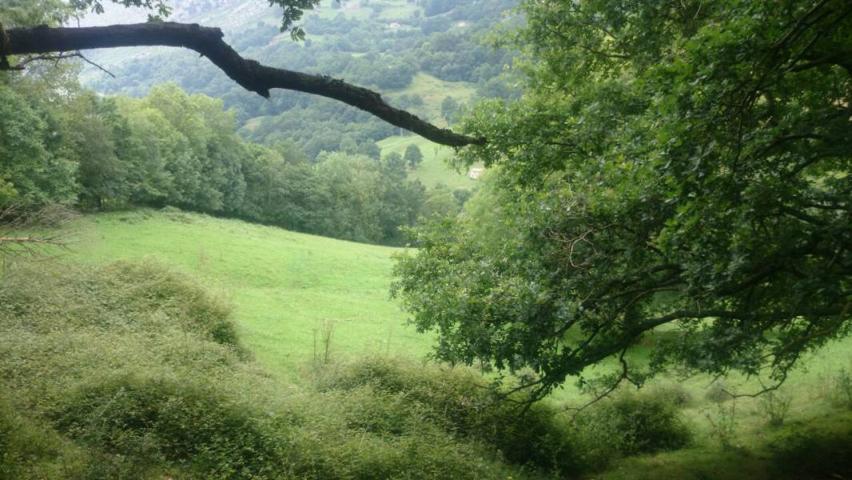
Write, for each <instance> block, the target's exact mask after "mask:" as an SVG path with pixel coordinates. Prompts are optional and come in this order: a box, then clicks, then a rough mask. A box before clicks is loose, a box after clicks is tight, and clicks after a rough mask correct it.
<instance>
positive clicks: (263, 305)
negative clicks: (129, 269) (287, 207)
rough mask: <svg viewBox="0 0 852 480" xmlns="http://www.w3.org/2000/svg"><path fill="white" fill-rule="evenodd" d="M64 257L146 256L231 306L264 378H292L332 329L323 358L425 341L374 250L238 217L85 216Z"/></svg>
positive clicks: (392, 351) (424, 345) (387, 265)
mask: <svg viewBox="0 0 852 480" xmlns="http://www.w3.org/2000/svg"><path fill="white" fill-rule="evenodd" d="M74 228H75V230H76V231H77V232H79V233H78V235H77V236H78V239H77V241H76V242H75V243H74V244H73V245H71V251H72V253H71V255H72V256H73V257H74V258H76V259H80V260H81V261H84V262H94V263H108V262H112V261H115V260H136V259H143V258H150V257H153V258H154V259H156V260H159V261H160V262H163V263H166V264H168V265H171V266H173V267H175V268H177V269H178V270H182V271H184V272H188V273H190V274H192V275H193V276H195V277H198V279H199V280H200V281H201V282H203V283H204V284H206V285H207V286H208V287H211V288H213V289H214V290H216V291H218V292H221V294H222V295H224V296H225V297H227V298H228V300H229V301H230V302H231V303H232V304H233V307H234V315H235V321H236V323H237V325H238V327H239V334H240V337H241V339H242V340H243V341H244V342H245V344H246V346H247V347H249V349H250V350H252V352H254V354H255V356H256V358H257V360H258V361H259V362H260V363H261V364H262V365H263V366H265V367H266V368H267V369H268V370H269V371H270V372H273V373H275V374H278V375H280V376H281V377H283V378H286V379H290V380H293V379H295V378H296V376H295V373H296V372H297V371H298V370H299V368H300V367H302V366H304V365H306V364H308V363H309V362H310V361H311V360H312V359H313V355H314V341H315V340H316V341H317V350H318V353H322V352H323V351H324V349H323V348H322V345H321V344H322V339H323V335H324V333H325V332H327V331H328V330H329V329H331V334H332V340H331V355H332V356H333V357H334V358H336V359H343V358H348V357H352V356H355V355H358V356H363V355H369V354H383V355H384V354H389V355H398V354H400V355H401V354H405V355H406V356H413V357H417V358H423V357H425V356H426V354H427V353H428V351H429V345H430V338H429V337H428V336H426V335H421V334H418V333H417V332H416V331H414V329H413V328H412V327H409V326H406V325H405V324H404V322H403V321H402V319H403V317H404V315H403V313H402V312H401V311H400V309H399V307H398V306H397V305H396V304H395V303H393V302H392V301H391V300H390V298H389V293H388V285H389V283H390V273H391V255H392V254H393V253H394V252H395V251H397V249H394V248H388V247H379V246H373V245H366V244H360V243H354V242H346V241H340V240H333V239H329V238H324V237H317V236H312V235H305V234H301V233H293V232H288V231H286V230H282V229H280V228H275V227H266V226H261V225H255V224H250V223H245V222H241V221H236V220H223V219H217V218H213V217H209V216H206V215H198V214H189V213H183V212H178V211H171V212H168V213H160V212H155V211H151V210H141V211H136V212H121V213H106V214H99V215H93V216H87V217H85V218H84V219H83V220H81V221H80V222H79V223H78V224H77V225H75V227H74Z"/></svg>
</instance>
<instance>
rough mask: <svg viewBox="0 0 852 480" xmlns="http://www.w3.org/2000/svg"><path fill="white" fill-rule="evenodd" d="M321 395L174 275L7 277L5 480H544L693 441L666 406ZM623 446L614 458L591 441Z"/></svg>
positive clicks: (353, 375) (119, 271)
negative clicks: (273, 373)
mask: <svg viewBox="0 0 852 480" xmlns="http://www.w3.org/2000/svg"><path fill="white" fill-rule="evenodd" d="M312 383H313V384H312V385H308V386H304V387H303V388H300V389H296V390H294V389H292V388H288V389H284V388H281V386H280V385H278V384H276V383H275V382H274V381H273V380H272V379H271V378H270V377H269V376H268V375H265V374H264V372H263V371H261V370H260V369H259V368H258V367H257V366H256V365H255V364H254V363H253V362H252V361H251V360H249V359H247V354H246V353H245V351H244V349H243V348H242V347H241V346H240V345H239V342H238V340H237V336H236V334H235V329H234V326H233V324H232V323H231V321H230V319H229V309H228V306H227V302H225V301H223V300H222V299H220V298H218V297H217V296H215V295H212V294H211V293H210V292H208V291H206V290H204V289H203V288H201V287H199V286H198V285H197V284H196V283H195V282H194V281H193V280H192V279H191V278H189V277H187V276H184V275H181V274H177V273H174V272H172V271H170V270H169V269H168V268H165V267H163V266H161V265H158V264H154V263H142V264H135V263H126V262H120V263H116V264H112V265H109V266H105V267H72V266H68V265H51V264H49V263H43V262H39V263H23V264H16V263H11V264H9V265H7V267H6V268H5V270H4V271H3V272H2V274H0V391H2V392H4V394H3V396H2V399H0V452H2V457H0V472H2V473H0V478H3V479H6V478H9V479H12V478H14V479H27V478H59V479H61V478H75V479H77V478H83V479H100V478H103V479H107V478H110V479H111V478H163V477H165V476H168V477H172V478H205V479H207V478H228V479H233V478H269V479H274V478H313V479H335V478H340V479H343V478H345V479H373V478H460V479H464V478H471V479H473V478H477V479H481V478H508V477H512V478H528V477H536V478H537V477H541V476H549V475H553V474H560V475H566V474H572V473H577V472H579V471H581V470H585V469H589V468H595V467H599V466H601V465H603V464H605V461H606V460H607V459H609V458H612V457H614V456H618V455H622V454H629V453H632V452H635V451H651V450H655V449H658V448H675V447H678V446H680V445H682V444H683V442H682V440H683V439H685V438H686V436H685V434H683V432H682V431H681V429H680V428H681V427H680V425H681V424H680V423H679V420H678V419H677V415H676V412H675V410H674V409H673V407H668V406H666V405H668V403H666V402H663V401H661V400H658V399H643V400H637V399H630V400H617V401H614V402H611V403H607V404H602V405H607V406H606V407H601V408H600V409H599V410H594V411H592V414H591V416H590V417H589V418H594V421H593V422H591V423H571V422H569V421H568V420H569V419H568V417H565V416H564V415H563V414H562V413H561V412H559V411H557V410H555V409H554V408H552V407H550V406H548V405H546V404H543V403H542V404H536V405H534V406H533V407H532V408H531V409H530V410H529V411H528V412H527V413H526V414H524V415H521V413H520V411H519V408H518V405H517V404H516V403H513V402H505V401H498V399H497V398H495V396H494V395H493V392H492V391H491V390H489V389H488V388H486V382H485V381H484V380H483V379H482V377H481V376H479V375H478V374H476V373H474V372H472V371H469V370H465V369H441V368H438V367H434V366H431V367H426V366H423V365H420V364H408V363H405V362H400V361H390V360H387V359H379V358H375V359H366V360H362V361H360V362H357V363H354V364H351V365H338V366H331V367H328V368H327V369H326V370H324V371H323V372H321V373H320V374H318V375H317V377H316V379H315V381H314V382H312ZM7 392H8V393H7ZM514 400H521V399H520V398H514ZM622 430H623V431H626V432H630V434H629V436H626V437H625V438H629V441H626V443H624V444H623V445H622V444H617V445H616V447H615V448H610V449H608V450H607V449H604V448H602V447H601V443H606V444H612V438H609V437H608V438H602V437H596V436H595V435H592V433H591V432H609V433H612V434H613V435H615V432H621V431H622ZM601 452H603V453H601Z"/></svg>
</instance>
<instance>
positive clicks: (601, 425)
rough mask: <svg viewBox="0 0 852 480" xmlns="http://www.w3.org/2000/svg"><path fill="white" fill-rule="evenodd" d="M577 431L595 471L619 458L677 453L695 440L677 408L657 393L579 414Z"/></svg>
mask: <svg viewBox="0 0 852 480" xmlns="http://www.w3.org/2000/svg"><path fill="white" fill-rule="evenodd" d="M575 432H576V435H577V437H578V438H579V439H581V442H582V451H583V454H584V460H585V462H586V463H587V464H588V465H589V466H590V467H591V468H601V467H603V466H605V465H606V464H607V463H608V462H609V460H610V459H612V458H613V457H617V456H624V455H634V454H639V453H652V452H657V451H662V450H676V449H678V448H681V447H684V446H686V445H688V444H689V442H690V440H691V438H692V435H691V433H690V430H689V428H688V427H687V425H686V423H685V422H684V421H683V419H682V418H681V416H680V413H679V411H678V410H677V408H676V407H675V405H674V404H673V403H672V402H671V401H667V400H664V399H662V398H661V397H659V396H658V395H654V394H653V393H651V394H642V395H640V394H626V393H625V394H620V395H617V396H615V397H613V398H611V399H604V400H603V401H601V402H599V403H598V404H597V405H595V406H594V407H592V408H591V409H589V410H588V412H582V413H580V414H579V416H578V417H577V419H576V422H575Z"/></svg>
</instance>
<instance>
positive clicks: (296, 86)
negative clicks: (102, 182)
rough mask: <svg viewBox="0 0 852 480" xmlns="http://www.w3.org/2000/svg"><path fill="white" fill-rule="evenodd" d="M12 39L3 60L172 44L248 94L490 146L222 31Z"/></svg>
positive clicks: (139, 28) (151, 29)
mask: <svg viewBox="0 0 852 480" xmlns="http://www.w3.org/2000/svg"><path fill="white" fill-rule="evenodd" d="M5 33H6V37H7V38H8V41H3V42H2V43H0V46H1V47H0V48H2V50H0V58H3V57H5V56H8V55H27V54H45V53H51V52H73V51H79V50H88V49H93V48H116V47H136V46H167V47H182V48H189V49H191V50H194V51H196V52H198V53H200V54H201V55H202V56H204V57H207V58H208V59H209V60H210V61H211V62H213V63H214V64H215V65H216V66H217V67H219V68H220V69H221V70H222V71H223V72H224V73H225V74H226V75H228V77H230V78H231V79H232V80H234V81H235V82H237V83H238V84H239V85H240V86H242V87H243V88H245V89H246V90H249V91H252V92H255V93H257V94H258V95H261V96H263V97H265V98H268V97H269V91H270V90H271V89H273V88H281V89H285V90H296V91H299V92H305V93H311V94H314V95H320V96H323V97H327V98H332V99H334V100H339V101H341V102H343V103H346V104H348V105H351V106H353V107H356V108H359V109H361V110H364V111H365V112H369V113H371V114H373V115H375V116H377V117H379V118H381V119H382V120H384V121H386V122H388V123H390V124H391V125H394V126H397V127H400V128H404V129H406V130H410V131H412V132H414V133H417V134H419V135H421V136H423V137H425V138H427V139H429V140H432V141H433V142H435V143H439V144H442V145H448V146H451V147H462V146H465V145H471V144H481V143H484V140H483V139H478V138H472V137H469V136H466V135H461V134H458V133H455V132H453V131H451V130H448V129H444V128H439V127H437V126H435V125H432V124H431V123H429V122H426V121H424V120H422V119H420V118H418V117H417V116H415V115H413V114H411V113H409V112H407V111H404V110H400V109H397V108H394V107H391V106H390V105H388V104H387V103H386V102H385V101H384V100H383V99H382V97H381V95H379V94H378V93H377V92H374V91H372V90H368V89H366V88H363V87H358V86H355V85H352V84H349V83H346V82H344V81H342V80H338V79H334V78H331V77H328V76H322V75H311V74H306V73H301V72H294V71H291V70H285V69H281V68H273V67H268V66H266V65H262V64H260V63H258V62H257V61H255V60H250V59H246V58H243V57H241V56H240V54H239V53H237V52H236V51H235V50H234V49H233V48H231V46H230V45H228V44H227V43H225V42H224V41H223V40H222V37H223V36H224V34H223V33H222V31H221V30H220V29H218V28H210V27H202V26H200V25H197V24H183V23H173V22H150V23H139V24H133V25H112V26H106V27H85V28H64V27H63V28H50V27H47V26H41V27H35V28H12V29H9V30H6V32H5Z"/></svg>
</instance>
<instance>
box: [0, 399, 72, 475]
mask: <svg viewBox="0 0 852 480" xmlns="http://www.w3.org/2000/svg"><path fill="white" fill-rule="evenodd" d="M0 389H2V390H4V391H5V388H3V385H0ZM84 467H85V465H84V461H83V458H82V455H80V452H77V451H75V450H74V449H73V448H72V447H70V446H69V445H67V443H66V442H64V441H63V440H62V438H61V437H60V436H59V435H57V434H56V433H55V432H53V431H52V430H51V429H50V428H49V427H47V426H45V425H41V424H40V423H38V422H35V421H33V420H32V419H30V418H27V417H25V416H24V415H23V414H22V413H21V411H20V409H18V408H15V406H14V405H13V403H12V402H11V401H10V400H9V399H8V398H5V397H0V480H26V479H42V478H57V477H59V476H60V475H61V474H62V472H64V473H65V474H66V475H68V476H72V477H73V476H78V475H82V473H83V471H84Z"/></svg>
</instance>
